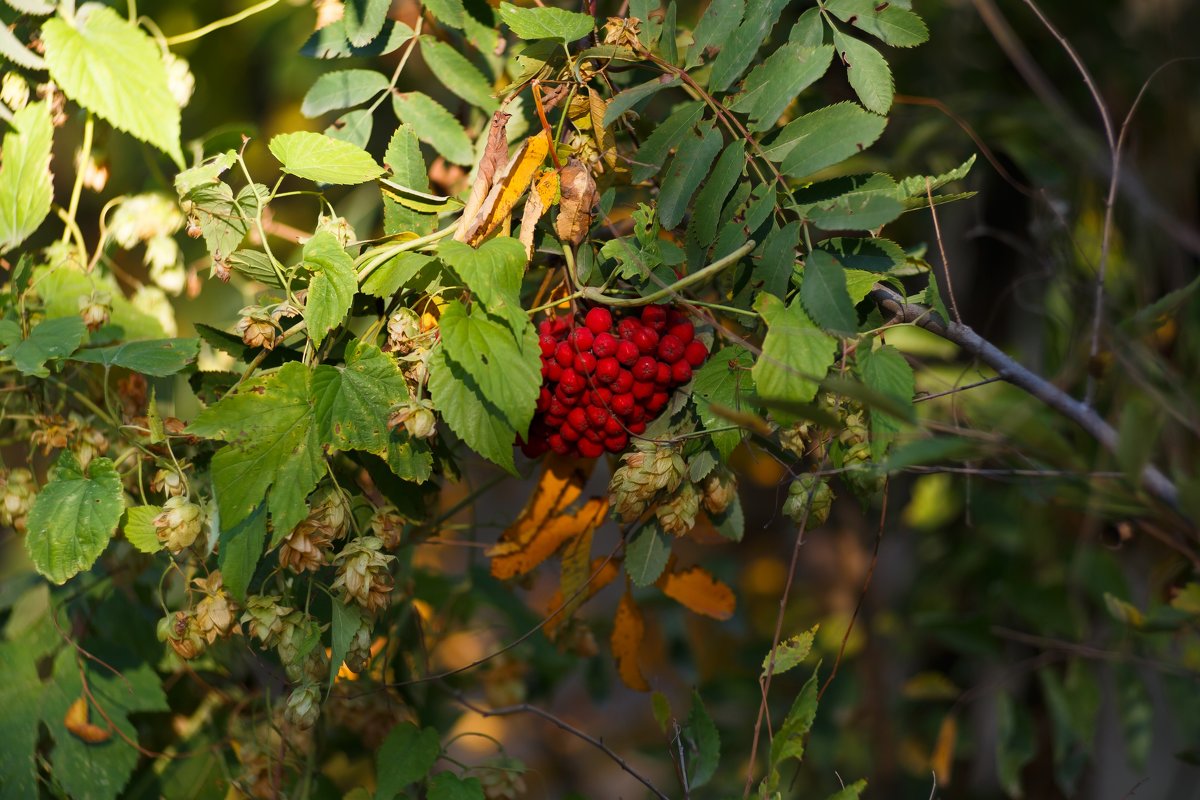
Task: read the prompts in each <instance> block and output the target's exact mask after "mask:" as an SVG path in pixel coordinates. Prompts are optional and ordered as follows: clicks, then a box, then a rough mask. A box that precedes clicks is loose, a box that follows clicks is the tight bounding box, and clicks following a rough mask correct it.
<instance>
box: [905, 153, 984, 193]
mask: <svg viewBox="0 0 1200 800" xmlns="http://www.w3.org/2000/svg"><path fill="white" fill-rule="evenodd" d="M973 166H975V154H974V153H972V154H971V157H970V158H968V159H967V160H966V161H964V162H963V163H961V164H959V165H958V166H957V167H955V168H954V169H952V170H950V171H949V172H944V173H942V174H941V175H934V176H928V177H927V176H925V175H913V176H911V177H908V178H905V179H904V180H902V181H900V185H899V186H898V187H897V190H896V191H897V192H898V193H899V195H900V196H901V197H918V198H922V199H924V200H925V202H926V204H928V203H929V199H928V195H929V192H930V191H937V190H938V189H940V188H942V187H943V186H945V185H946V184H948V183H952V182H954V181H961V180H962V179H963V178H965V177H967V174H968V173H969V172H970V171H971V167H973ZM926 181H928V182H929V184H928V186H926V183H925V182H926ZM934 200H937V198H936V197H935V198H934Z"/></svg>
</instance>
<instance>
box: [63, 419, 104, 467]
mask: <svg viewBox="0 0 1200 800" xmlns="http://www.w3.org/2000/svg"><path fill="white" fill-rule="evenodd" d="M108 446H109V442H108V437H107V436H105V435H104V434H103V433H101V432H100V431H98V430H96V429H95V428H93V427H92V426H91V425H84V426H82V427H81V428H80V429H79V432H78V433H76V434H75V438H74V440H73V441H72V442H71V452H73V453H74V454H75V457H76V458H78V459H79V465H80V466H81V467H83V468H84V469H87V465H88V464H90V463H92V459H93V458H95V457H97V456H102V455H104V454H105V453H107V452H108Z"/></svg>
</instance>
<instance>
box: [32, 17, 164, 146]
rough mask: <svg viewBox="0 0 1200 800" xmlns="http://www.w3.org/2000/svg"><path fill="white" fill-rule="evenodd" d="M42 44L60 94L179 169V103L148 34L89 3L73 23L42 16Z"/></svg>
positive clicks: (159, 52)
mask: <svg viewBox="0 0 1200 800" xmlns="http://www.w3.org/2000/svg"><path fill="white" fill-rule="evenodd" d="M42 43H43V44H44V45H45V48H46V65H47V66H48V67H49V69H50V77H51V78H52V79H53V80H54V82H55V83H56V84H58V87H59V88H60V89H62V91H63V94H65V95H66V96H67V97H69V98H70V99H72V100H74V101H75V102H76V103H79V105H81V106H83V107H84V108H86V109H88V110H90V111H93V112H95V113H96V114H97V115H98V116H100V117H101V118H103V119H104V120H106V121H108V122H109V123H110V124H111V125H112V126H113V127H114V128H117V129H118V130H122V131H125V132H126V133H128V134H130V135H131V136H134V137H135V138H137V139H141V140H142V141H143V142H146V143H148V144H152V145H154V146H155V147H157V148H158V149H159V150H162V151H163V152H164V153H166V154H167V155H169V156H170V157H171V159H172V160H173V161H174V162H175V163H176V164H177V165H178V166H179V167H183V153H182V152H181V151H180V149H179V106H178V105H176V103H175V98H174V97H172V96H171V90H170V89H169V88H168V86H167V67H166V65H165V64H164V62H163V58H162V52H161V51H160V50H159V48H158V45H157V44H156V43H155V42H154V40H153V39H152V38H150V36H148V35H147V34H146V33H145V32H144V31H142V30H141V29H140V28H138V27H137V26H136V25H134V24H133V23H131V22H129V21H127V20H125V19H123V18H122V17H121V16H120V15H119V14H117V12H116V11H114V10H113V9H111V8H107V7H105V6H101V5H99V4H88V5H85V6H82V7H80V9H79V13H78V14H76V16H75V20H74V25H72V23H69V22H67V21H66V20H65V19H63V18H62V17H53V18H51V19H48V20H46V22H45V24H44V25H42Z"/></svg>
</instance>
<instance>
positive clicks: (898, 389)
mask: <svg viewBox="0 0 1200 800" xmlns="http://www.w3.org/2000/svg"><path fill="white" fill-rule="evenodd" d="M855 371H856V372H857V373H858V376H859V378H860V379H861V380H862V382H863V383H864V384H866V385H867V387H868V388H870V389H873V390H874V391H876V392H879V393H880V394H882V395H884V396H885V397H887V398H888V399H890V400H892V401H893V402H894V403H895V404H896V406H898V407H899V408H903V409H908V410H911V409H912V399H913V394H914V393H915V391H916V381H915V378H914V377H913V371H912V367H910V366H909V365H908V362H907V361H906V360H905V359H904V356H902V355H901V354H900V351H899V350H897V349H896V348H895V347H893V346H891V345H890V344H889V345H884V346H883V347H880V348H878V349H876V350H870V349H866V348H863V349H860V350H859V351H858V354H857V356H856V364H855ZM904 422H905V421H904V420H903V419H901V418H899V417H896V416H893V415H892V414H889V413H888V412H887V411H884V410H883V409H880V408H874V407H872V408H871V457H872V458H873V459H874V460H876V461H878V460H879V459H881V458H882V457H883V454H884V453H885V452H886V451H887V448H888V445H889V444H891V442H892V440H894V439H895V438H896V433H897V432H898V431H899V430H900V428H901V427H902V426H903V425H904Z"/></svg>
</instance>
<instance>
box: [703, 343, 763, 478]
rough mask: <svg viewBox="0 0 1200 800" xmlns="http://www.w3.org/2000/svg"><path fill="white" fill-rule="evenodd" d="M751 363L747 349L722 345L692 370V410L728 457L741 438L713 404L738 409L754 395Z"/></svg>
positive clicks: (751, 359)
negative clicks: (715, 410) (716, 411)
mask: <svg viewBox="0 0 1200 800" xmlns="http://www.w3.org/2000/svg"><path fill="white" fill-rule="evenodd" d="M753 363H754V359H753V357H752V356H751V355H750V353H749V351H747V350H745V349H743V348H741V347H736V346H735V347H726V348H725V349H723V350H721V351H719V352H717V353H714V354H713V355H712V356H711V357H710V358H709V359H708V361H707V362H705V364H704V366H702V367H701V368H700V369H699V370H697V371H696V375H695V378H694V379H693V381H692V397H693V401H694V402H695V404H696V413H697V414H698V415H699V416H700V422H701V424H702V425H704V428H705V430H708V431H710V434H711V436H712V440H713V444H714V445H715V446H716V448H717V451H718V452H719V453H720V454H721V458H723V459H728V458H729V455H730V454H731V453H732V452H733V450H734V448H736V447H737V446H738V444H739V443H740V442H741V441H742V436H743V434H742V432H741V431H739V430H737V429H733V430H730V428H731V426H730V424H729V421H728V420H727V419H725V418H724V417H722V416H720V415H719V414H717V413H715V412H714V411H713V405H714V404H715V405H717V406H720V407H722V408H731V409H734V410H735V411H738V410H741V409H742V408H743V407H744V406H745V404H746V400H747V398H749V397H750V396H751V395H753V394H754V380H753V379H752V378H751V376H750V368H751V366H752V365H753Z"/></svg>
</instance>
